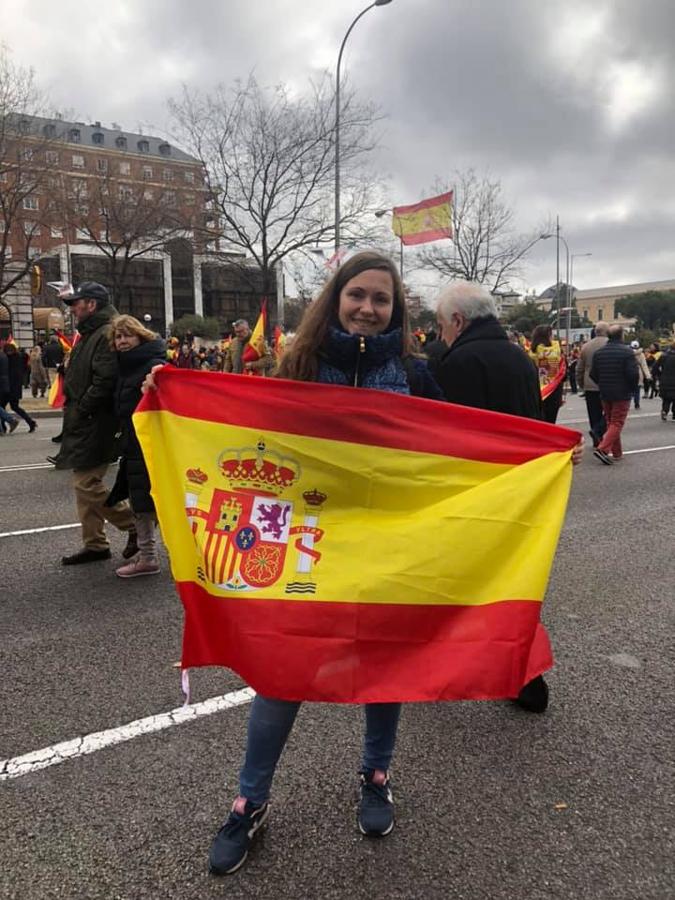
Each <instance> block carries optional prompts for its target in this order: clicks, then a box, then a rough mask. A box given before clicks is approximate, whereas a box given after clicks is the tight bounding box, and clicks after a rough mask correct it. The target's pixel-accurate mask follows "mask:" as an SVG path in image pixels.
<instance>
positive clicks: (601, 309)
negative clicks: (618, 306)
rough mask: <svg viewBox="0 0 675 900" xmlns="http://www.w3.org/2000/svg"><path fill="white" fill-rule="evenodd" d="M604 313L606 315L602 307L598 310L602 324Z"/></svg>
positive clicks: (599, 320)
mask: <svg viewBox="0 0 675 900" xmlns="http://www.w3.org/2000/svg"><path fill="white" fill-rule="evenodd" d="M603 313H604V310H603V308H602V307H600V308H599V309H598V322H601V321H602V319H603V318H604V316H603Z"/></svg>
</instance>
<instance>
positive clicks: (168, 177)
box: [162, 169, 173, 181]
mask: <svg viewBox="0 0 675 900" xmlns="http://www.w3.org/2000/svg"><path fill="white" fill-rule="evenodd" d="M162 181H173V170H172V169H162Z"/></svg>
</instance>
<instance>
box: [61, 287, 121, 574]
mask: <svg viewBox="0 0 675 900" xmlns="http://www.w3.org/2000/svg"><path fill="white" fill-rule="evenodd" d="M61 299H62V300H63V302H64V303H67V304H68V305H69V306H70V308H71V311H72V313H73V315H74V316H75V318H76V320H77V330H78V331H79V333H80V338H79V340H78V341H77V343H76V344H75V346H74V347H73V350H72V351H71V354H70V359H69V360H68V364H67V368H66V372H65V376H64V383H63V392H64V395H65V406H64V415H63V439H62V442H61V449H60V450H59V453H58V456H57V457H56V458H55V459H51V460H50V461H52V462H53V463H54V465H55V466H56V468H57V469H73V487H74V489H75V499H76V502H77V512H78V515H79V519H80V522H81V523H82V542H83V544H84V547H83V549H82V550H80V551H78V552H77V553H75V554H73V555H72V556H64V557H63V558H62V560H61V562H62V563H63V565H64V566H73V565H79V564H80V563H88V562H95V561H97V560H101V559H110V556H111V553H110V544H109V543H108V539H107V537H106V534H105V528H104V522H105V519H108V521H110V522H112V523H113V525H115V526H116V527H117V528H119V529H120V531H126V532H128V534H129V539H128V541H127V546H126V548H125V549H124V551H123V554H122V555H123V556H124V558H125V559H129V558H130V557H131V556H133V555H134V553H135V552H136V551H137V549H138V548H137V546H136V532H135V530H134V527H133V523H134V519H133V514H132V512H131V509H130V507H129V505H128V503H126V502H123V503H118V504H117V505H116V506H113V507H105V506H104V505H103V504H104V502H105V499H106V497H107V496H108V493H109V492H108V489H107V488H106V486H105V484H104V483H103V478H104V476H105V473H106V472H107V470H108V465H109V464H110V463H111V462H113V461H114V460H116V459H117V457H118V456H119V451H118V446H117V443H118V442H117V439H116V435H117V432H118V430H119V429H118V422H117V417H116V415H115V411H114V408H113V394H114V391H115V385H116V382H117V377H118V368H117V355H116V353H115V351H114V350H112V349H111V348H110V343H109V337H108V330H109V326H110V322H111V320H112V319H113V318H114V317H115V316H116V315H117V310H116V309H115V308H114V307H113V306H111V304H110V296H109V294H108V291H107V289H106V288H105V287H103V285H102V284H98V282H96V281H85V282H83V283H82V284H81V285H80V286H79V287H78V289H77V290H76V291H75V292H74V293H71V294H70V295H66V296H62V297H61Z"/></svg>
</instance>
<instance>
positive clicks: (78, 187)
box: [70, 178, 87, 197]
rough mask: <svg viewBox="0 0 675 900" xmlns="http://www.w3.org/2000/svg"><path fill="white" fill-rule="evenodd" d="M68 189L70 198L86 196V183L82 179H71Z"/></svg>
mask: <svg viewBox="0 0 675 900" xmlns="http://www.w3.org/2000/svg"><path fill="white" fill-rule="evenodd" d="M70 188H71V196H72V197H86V196H87V182H86V181H85V180H84V178H71V179H70Z"/></svg>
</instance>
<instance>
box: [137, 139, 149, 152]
mask: <svg viewBox="0 0 675 900" xmlns="http://www.w3.org/2000/svg"><path fill="white" fill-rule="evenodd" d="M136 146H137V147H138V150H139V152H140V153H149V152H150V143H149V142H148V141H139V142H138V143H137V144H136Z"/></svg>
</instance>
